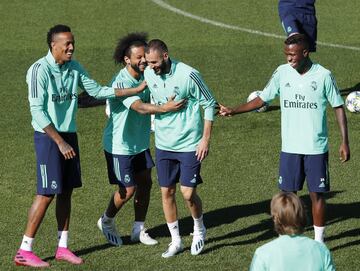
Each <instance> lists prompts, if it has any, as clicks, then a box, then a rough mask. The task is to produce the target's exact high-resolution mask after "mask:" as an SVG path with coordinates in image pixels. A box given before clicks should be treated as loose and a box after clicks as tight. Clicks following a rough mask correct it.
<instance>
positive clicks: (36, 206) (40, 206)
mask: <svg viewBox="0 0 360 271" xmlns="http://www.w3.org/2000/svg"><path fill="white" fill-rule="evenodd" d="M53 198H54V195H36V197H35V200H34V202H33V204H32V205H31V208H30V210H29V214H28V222H27V225H26V230H25V235H26V236H28V237H30V238H34V237H35V235H36V232H37V230H38V229H39V227H40V224H41V222H42V220H43V218H44V216H45V213H46V210H47V208H48V207H49V205H50V203H51V201H52V200H53Z"/></svg>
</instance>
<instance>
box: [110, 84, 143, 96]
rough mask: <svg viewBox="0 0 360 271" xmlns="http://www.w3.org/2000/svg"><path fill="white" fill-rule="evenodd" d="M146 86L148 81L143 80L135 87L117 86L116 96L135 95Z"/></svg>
mask: <svg viewBox="0 0 360 271" xmlns="http://www.w3.org/2000/svg"><path fill="white" fill-rule="evenodd" d="M146 86H147V84H146V81H143V82H141V84H140V85H138V86H137V87H135V88H115V96H116V97H126V96H133V95H136V94H138V93H140V92H143V91H144V89H145V88H146Z"/></svg>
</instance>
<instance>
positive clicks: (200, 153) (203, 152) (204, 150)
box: [195, 120, 213, 162]
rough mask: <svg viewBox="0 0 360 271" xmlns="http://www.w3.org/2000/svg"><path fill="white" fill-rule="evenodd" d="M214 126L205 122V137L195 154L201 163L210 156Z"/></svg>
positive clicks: (210, 122) (208, 121) (207, 121)
mask: <svg viewBox="0 0 360 271" xmlns="http://www.w3.org/2000/svg"><path fill="white" fill-rule="evenodd" d="M212 124H213V122H212V121H210V120H204V131H203V136H202V138H201V140H200V142H199V145H198V146H197V148H196V152H195V155H196V157H197V159H198V160H199V161H200V162H201V161H203V160H204V159H205V157H206V156H207V155H208V154H209V148H210V137H211V130H212Z"/></svg>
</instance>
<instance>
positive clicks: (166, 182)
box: [155, 149, 180, 187]
mask: <svg viewBox="0 0 360 271" xmlns="http://www.w3.org/2000/svg"><path fill="white" fill-rule="evenodd" d="M155 157H156V158H155V159H156V171H157V176H158V182H159V185H160V186H161V187H170V186H174V185H175V184H176V183H177V182H178V181H179V176H180V162H179V161H178V160H177V159H176V153H174V152H170V151H164V150H160V149H156V152H155Z"/></svg>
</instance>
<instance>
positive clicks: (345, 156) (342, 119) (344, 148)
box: [334, 106, 350, 163]
mask: <svg viewBox="0 0 360 271" xmlns="http://www.w3.org/2000/svg"><path fill="white" fill-rule="evenodd" d="M334 110H335V116H336V120H337V122H338V124H339V128H340V133H341V144H340V148H339V154H340V161H341V162H342V163H344V162H346V161H348V160H349V159H350V147H349V138H348V129H347V120H346V115H345V110H344V107H343V106H338V107H335V108H334Z"/></svg>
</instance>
